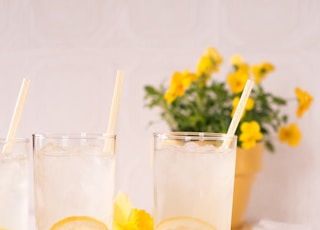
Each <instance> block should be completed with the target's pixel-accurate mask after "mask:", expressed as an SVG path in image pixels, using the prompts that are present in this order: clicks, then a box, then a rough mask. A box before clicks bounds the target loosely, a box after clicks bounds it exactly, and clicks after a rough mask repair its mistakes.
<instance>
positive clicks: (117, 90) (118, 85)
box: [104, 70, 124, 152]
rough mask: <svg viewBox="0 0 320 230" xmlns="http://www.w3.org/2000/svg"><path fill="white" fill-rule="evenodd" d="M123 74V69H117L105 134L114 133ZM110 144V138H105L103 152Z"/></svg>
mask: <svg viewBox="0 0 320 230" xmlns="http://www.w3.org/2000/svg"><path fill="white" fill-rule="evenodd" d="M123 76H124V73H123V71H121V70H118V71H117V77H116V82H115V86H114V90H113V98H112V104H111V110H110V114H109V121H108V128H107V134H114V130H115V126H116V120H117V115H118V108H119V101H120V95H121V89H122V83H123ZM110 144H111V142H110V140H107V141H106V143H105V145H104V152H106V151H107V150H108V149H109V148H110Z"/></svg>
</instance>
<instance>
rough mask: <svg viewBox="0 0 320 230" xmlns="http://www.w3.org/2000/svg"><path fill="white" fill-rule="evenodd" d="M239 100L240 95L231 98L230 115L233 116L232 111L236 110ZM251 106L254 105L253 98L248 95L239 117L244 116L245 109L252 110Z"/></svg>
mask: <svg viewBox="0 0 320 230" xmlns="http://www.w3.org/2000/svg"><path fill="white" fill-rule="evenodd" d="M239 101H240V97H235V98H233V101H232V107H233V108H232V112H231V117H233V116H234V113H235V112H236V109H237V106H238V104H239ZM253 107H254V100H253V98H251V97H249V98H248V100H247V103H246V106H245V107H244V111H243V113H242V115H241V118H243V117H244V116H245V113H246V111H250V110H252V109H253Z"/></svg>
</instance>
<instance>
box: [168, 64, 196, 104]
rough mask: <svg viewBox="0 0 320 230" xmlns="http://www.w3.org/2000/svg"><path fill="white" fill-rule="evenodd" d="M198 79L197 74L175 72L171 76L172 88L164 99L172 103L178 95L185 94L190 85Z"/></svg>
mask: <svg viewBox="0 0 320 230" xmlns="http://www.w3.org/2000/svg"><path fill="white" fill-rule="evenodd" d="M195 80H197V75H196V74H194V73H189V71H188V70H185V71H184V72H182V73H181V72H174V73H173V75H172V77H171V82H170V88H169V90H168V91H167V92H166V93H165V95H164V99H165V100H166V102H167V103H168V104H171V103H172V102H173V101H174V100H175V99H176V98H177V97H179V96H183V95H184V93H185V91H186V90H187V89H188V88H189V87H190V85H191V83H192V82H194V81H195Z"/></svg>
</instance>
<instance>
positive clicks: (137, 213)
mask: <svg viewBox="0 0 320 230" xmlns="http://www.w3.org/2000/svg"><path fill="white" fill-rule="evenodd" d="M132 215H133V216H134V217H135V219H136V223H137V227H138V229H139V230H152V229H153V218H152V217H151V216H150V214H149V213H147V212H146V211H144V210H138V209H136V208H135V209H133V212H132Z"/></svg>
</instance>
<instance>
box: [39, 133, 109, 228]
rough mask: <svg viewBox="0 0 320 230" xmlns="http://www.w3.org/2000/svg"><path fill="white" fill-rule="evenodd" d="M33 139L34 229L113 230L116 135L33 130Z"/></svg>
mask: <svg viewBox="0 0 320 230" xmlns="http://www.w3.org/2000/svg"><path fill="white" fill-rule="evenodd" d="M33 141H34V175H35V211H36V226H37V229H38V230H49V229H51V230H60V229H61V230H62V229H92V230H95V229H97V230H100V229H101V230H105V229H111V226H112V215H113V191H114V172H115V151H114V147H115V136H114V135H106V134H85V133H81V134H71V135H70V134H57V135H55V134H50V135H40V134H36V135H34V138H33ZM106 141H109V145H108V146H109V149H104V146H105V143H106ZM104 150H106V151H104Z"/></svg>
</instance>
